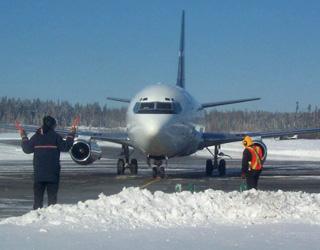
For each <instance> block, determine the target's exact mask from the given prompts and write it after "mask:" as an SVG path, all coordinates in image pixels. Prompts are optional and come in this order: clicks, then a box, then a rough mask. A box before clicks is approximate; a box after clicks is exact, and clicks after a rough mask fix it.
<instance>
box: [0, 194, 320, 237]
mask: <svg viewBox="0 0 320 250" xmlns="http://www.w3.org/2000/svg"><path fill="white" fill-rule="evenodd" d="M269 223H307V224H316V225H320V194H307V193H302V192H283V191H278V192H264V191H256V190H250V191H246V192H242V193H239V192H230V193H226V192H223V191H215V190H212V189H209V190H206V191H204V192H199V193H191V192H187V191H184V192H181V193H173V194H167V193H163V192H159V191H157V192H155V193H154V194H152V193H151V192H150V191H148V190H146V189H142V190H141V189H139V188H127V189H123V191H122V192H120V193H119V194H116V195H112V196H105V195H103V194H100V196H99V198H98V199H97V200H88V201H85V202H78V204H76V205H55V206H51V207H48V208H44V209H40V210H37V211H31V212H29V213H27V214H25V215H23V216H21V217H12V218H7V219H4V220H3V221H1V222H0V224H14V225H28V224H32V225H38V226H42V227H46V226H59V225H62V226H67V227H68V228H71V229H72V228H79V227H80V228H88V229H91V230H98V231H100V230H109V229H129V228H131V229H133V228H154V227H160V228H170V227H180V226H184V227H185V226H188V227H190V226H191V227H196V226H206V225H209V226H210V225H216V224H230V225H234V224H242V225H243V224H244V225H249V224H269Z"/></svg>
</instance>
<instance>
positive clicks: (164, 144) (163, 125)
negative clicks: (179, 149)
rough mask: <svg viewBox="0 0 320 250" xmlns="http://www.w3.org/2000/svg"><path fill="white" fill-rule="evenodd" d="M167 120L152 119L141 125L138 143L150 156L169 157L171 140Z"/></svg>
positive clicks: (137, 138)
mask: <svg viewBox="0 0 320 250" xmlns="http://www.w3.org/2000/svg"><path fill="white" fill-rule="evenodd" d="M167 127H168V120H167V119H157V120H156V119H150V120H146V121H143V123H140V129H139V135H138V136H137V137H136V141H137V142H138V144H139V146H140V147H141V148H142V149H143V151H145V153H147V154H150V155H167V152H168V150H169V149H170V138H169V135H168V131H167Z"/></svg>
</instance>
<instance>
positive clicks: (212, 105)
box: [201, 98, 261, 108]
mask: <svg viewBox="0 0 320 250" xmlns="http://www.w3.org/2000/svg"><path fill="white" fill-rule="evenodd" d="M260 99H261V98H248V99H238V100H229V101H223V102H207V103H203V104H202V105H201V106H202V108H210V107H216V106H222V105H228V104H234V103H240V102H251V101H257V100H260Z"/></svg>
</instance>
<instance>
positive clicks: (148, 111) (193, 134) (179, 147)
mask: <svg viewBox="0 0 320 250" xmlns="http://www.w3.org/2000/svg"><path fill="white" fill-rule="evenodd" d="M127 130H128V136H129V138H130V141H131V142H132V143H133V145H134V147H135V148H138V149H139V150H141V151H142V152H143V153H144V154H146V155H147V156H148V157H150V158H170V157H174V156H185V155H189V154H192V153H194V152H196V151H197V150H198V146H199V144H200V142H201V133H202V132H203V131H204V111H203V109H202V108H201V105H200V104H199V103H198V102H196V101H195V99H194V98H193V97H192V96H191V95H190V94H189V93H187V92H186V91H185V90H184V89H182V88H180V87H177V86H169V85H163V84H156V85H152V86H149V87H146V88H144V89H143V90H142V91H140V92H139V93H138V94H137V95H136V96H135V97H134V98H133V99H132V100H131V102H130V105H129V108H128V111H127Z"/></svg>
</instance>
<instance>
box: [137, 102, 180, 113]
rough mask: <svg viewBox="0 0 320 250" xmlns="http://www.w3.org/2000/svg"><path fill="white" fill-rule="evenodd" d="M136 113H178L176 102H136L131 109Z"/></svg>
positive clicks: (178, 107) (178, 105)
mask: <svg viewBox="0 0 320 250" xmlns="http://www.w3.org/2000/svg"><path fill="white" fill-rule="evenodd" d="M133 111H134V113H136V114H179V113H180V112H181V105H180V104H179V103H178V102H137V103H136V104H135V106H134V109H133Z"/></svg>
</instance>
